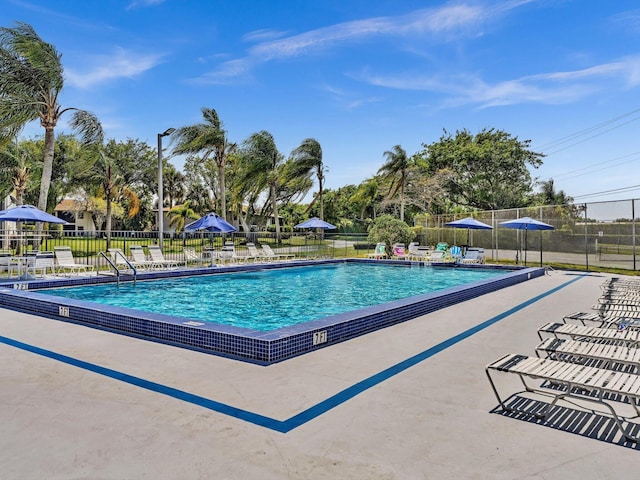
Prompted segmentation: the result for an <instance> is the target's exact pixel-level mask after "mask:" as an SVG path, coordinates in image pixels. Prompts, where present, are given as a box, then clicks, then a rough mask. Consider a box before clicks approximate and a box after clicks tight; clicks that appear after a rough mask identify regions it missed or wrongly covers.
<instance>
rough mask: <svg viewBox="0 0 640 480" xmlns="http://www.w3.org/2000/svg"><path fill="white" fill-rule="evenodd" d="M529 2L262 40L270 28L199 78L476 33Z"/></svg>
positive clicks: (455, 6) (465, 7)
mask: <svg viewBox="0 0 640 480" xmlns="http://www.w3.org/2000/svg"><path fill="white" fill-rule="evenodd" d="M532 1H534V0H516V1H511V2H502V3H500V4H499V6H497V7H495V6H483V5H481V4H477V3H473V4H472V3H466V4H465V3H449V4H446V5H444V6H442V7H439V8H426V9H421V10H417V11H414V12H411V13H408V14H406V15H400V16H386V17H374V18H368V19H363V20H355V21H351V22H344V23H338V24H335V25H330V26H328V27H324V28H319V29H315V30H310V31H308V32H304V33H301V34H298V35H292V36H288V37H285V38H279V39H276V40H271V39H269V40H266V41H264V39H265V36H266V35H273V32H271V31H268V30H267V31H259V32H253V33H252V34H249V35H247V36H246V37H245V39H247V40H254V41H255V40H260V43H258V44H256V45H254V46H252V47H250V48H249V50H248V51H247V55H246V56H245V57H243V58H242V59H237V60H233V61H231V62H227V63H223V64H222V65H220V67H219V68H218V69H217V70H214V71H212V72H209V73H207V74H206V75H204V76H203V77H201V78H200V81H203V82H207V83H224V82H226V81H230V80H231V79H232V76H231V75H230V72H231V71H232V70H233V69H232V68H230V65H229V64H231V65H232V66H233V65H234V64H237V63H241V64H242V65H244V66H245V68H244V69H243V70H237V71H236V72H237V74H238V75H240V74H246V73H248V72H249V70H250V69H251V68H253V67H255V66H256V65H259V64H261V63H265V62H269V61H272V60H281V59H287V58H294V57H299V56H303V55H309V54H315V53H318V52H321V51H326V50H329V49H333V48H339V47H341V46H344V45H350V44H353V43H355V42H362V41H365V40H368V39H376V38H381V37H395V38H406V37H415V36H417V35H431V36H433V37H434V39H436V40H437V39H440V40H447V39H450V38H452V37H455V36H458V35H464V34H468V33H469V32H470V31H472V32H473V34H474V35H475V34H476V29H477V27H478V26H480V25H482V24H484V23H485V22H487V21H488V20H489V19H491V18H495V17H497V16H500V15H503V14H504V13H506V12H507V11H509V10H511V9H513V8H516V7H519V6H521V5H524V4H526V3H530V2H532Z"/></svg>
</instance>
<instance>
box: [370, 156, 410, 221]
mask: <svg viewBox="0 0 640 480" xmlns="http://www.w3.org/2000/svg"><path fill="white" fill-rule="evenodd" d="M384 157H385V159H386V160H387V161H386V163H385V164H384V165H382V167H380V169H379V170H378V173H382V174H383V178H386V179H387V180H390V182H391V184H390V186H389V193H388V195H387V196H388V197H389V198H393V197H395V196H396V194H397V193H398V191H400V220H402V221H404V189H405V184H406V181H407V168H408V166H409V158H408V157H407V152H406V151H405V150H404V149H403V148H402V147H401V146H400V145H396V146H395V147H393V149H392V150H391V151H389V150H388V151H386V152H384ZM398 174H399V175H400V177H399V178H398Z"/></svg>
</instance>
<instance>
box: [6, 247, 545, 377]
mask: <svg viewBox="0 0 640 480" xmlns="http://www.w3.org/2000/svg"><path fill="white" fill-rule="evenodd" d="M342 262H360V263H371V262H369V261H368V260H357V259H349V260H327V261H324V262H317V261H315V262H309V261H294V262H288V263H281V264H260V265H246V266H242V267H216V268H200V269H189V270H170V271H162V272H159V271H158V272H145V273H141V274H140V275H138V279H140V280H148V279H154V278H166V277H177V276H184V275H211V274H216V275H217V274H224V273H226V272H231V271H239V270H243V271H255V270H263V269H275V268H288V267H292V266H305V265H317V264H319V263H321V264H327V263H342ZM375 263H376V264H380V263H388V264H389V265H393V266H398V265H402V264H405V265H407V264H415V263H416V262H398V261H382V262H380V261H376V262H375ZM442 268H452V267H451V266H443V267H442ZM453 268H467V267H453ZM476 268H477V267H476ZM485 268H486V266H485ZM494 268H501V267H494ZM541 275H544V269H542V268H523V269H518V270H515V271H512V272H510V273H507V274H505V275H503V276H501V277H498V278H495V279H490V280H484V281H479V282H474V283H472V284H468V285H464V286H459V287H452V288H449V289H445V290H441V291H438V292H432V293H427V294H424V295H418V296H415V297H411V298H408V299H402V300H397V301H395V302H390V303H387V304H384V305H377V306H372V307H367V308H363V309H360V310H357V311H355V312H346V313H341V314H338V315H333V316H331V317H327V318H324V319H319V320H314V321H311V322H307V323H305V324H302V325H294V326H291V327H285V328H281V329H279V330H275V331H272V332H261V331H256V330H249V329H243V328H239V327H234V326H229V325H218V324H204V325H196V324H197V323H200V322H194V321H188V320H186V319H184V318H178V317H173V316H169V315H162V314H155V313H147V312H135V314H132V310H129V309H125V308H119V307H111V306H107V305H98V304H94V303H91V302H84V301H82V300H74V299H66V298H63V297H51V296H49V295H42V294H38V293H37V290H38V289H42V288H50V287H59V286H76V285H88V284H96V283H106V282H115V281H116V280H115V279H114V278H113V277H107V276H94V277H69V278H64V279H59V280H38V281H29V282H10V281H7V282H4V283H0V306H3V307H6V308H10V309H15V310H20V311H25V312H28V313H32V314H35V315H41V316H44V317H49V318H53V319H57V320H63V321H69V322H73V323H77V324H81V325H86V326H91V327H95V328H100V329H104V330H108V331H112V332H117V333H122V334H127V335H132V336H135V337H138V338H143V339H147V340H153V341H157V342H162V343H167V344H171V345H177V346H181V347H185V348H191V349H195V350H198V351H203V352H207V353H213V354H218V355H223V356H228V357H231V358H236V359H240V360H244V361H249V362H253V363H257V364H261V365H268V364H272V363H275V362H280V361H282V360H286V359H287V358H291V357H294V356H298V355H302V354H304V353H307V352H310V351H313V350H317V349H319V348H324V347H327V346H329V345H333V344H336V343H339V342H343V341H345V340H348V339H351V338H354V337H357V336H360V335H364V334H366V333H369V332H372V331H375V330H379V329H381V328H385V327H388V326H390V325H394V324H397V323H400V322H405V321H407V320H410V319H413V318H416V317H419V316H422V315H426V314H428V313H431V312H434V311H436V310H439V309H441V308H445V307H448V306H451V305H455V304H456V303H459V302H463V301H465V300H469V299H471V298H475V297H477V296H480V295H484V294H485V293H489V292H492V291H495V290H499V289H501V288H505V287H508V286H511V285H515V284H517V283H520V282H524V281H527V280H529V279H531V278H536V277H539V276H541ZM127 278H129V281H130V280H131V278H130V277H127ZM121 281H123V280H122V279H121ZM22 288H26V289H22ZM316 335H320V336H322V338H323V339H324V341H323V342H322V343H320V344H316V345H314V338H315V337H314V336H316Z"/></svg>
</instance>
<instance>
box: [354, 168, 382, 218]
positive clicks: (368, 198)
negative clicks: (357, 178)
mask: <svg viewBox="0 0 640 480" xmlns="http://www.w3.org/2000/svg"><path fill="white" fill-rule="evenodd" d="M350 200H351V201H352V202H354V203H355V204H357V205H358V207H359V209H360V219H361V220H364V218H365V215H367V210H369V215H370V218H372V219H375V218H376V203H377V202H378V201H379V200H380V193H379V185H378V181H377V180H376V179H375V178H368V179H367V180H365V181H364V182H362V183H361V184H360V185H358V187H357V189H356V191H355V193H354V194H353V195H352V196H351V198H350Z"/></svg>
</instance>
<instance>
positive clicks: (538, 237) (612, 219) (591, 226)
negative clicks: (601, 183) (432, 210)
mask: <svg viewBox="0 0 640 480" xmlns="http://www.w3.org/2000/svg"><path fill="white" fill-rule="evenodd" d="M639 206H640V204H638V200H637V199H631V200H620V201H611V202H594V203H581V204H574V205H555V206H544V207H529V208H514V209H509V210H493V211H482V212H476V213H475V214H474V215H473V217H474V218H475V219H477V220H480V221H481V222H483V223H486V224H488V225H490V226H492V227H493V229H492V230H469V231H467V230H466V229H460V228H457V229H454V228H450V227H446V226H445V224H446V223H448V222H451V221H453V220H458V219H460V218H462V217H465V216H467V215H461V214H459V215H437V216H433V217H430V218H428V219H427V221H426V225H423V226H424V227H425V228H424V235H423V238H422V239H421V242H423V243H425V244H428V245H430V244H435V243H437V242H447V243H449V244H455V245H466V244H467V243H468V244H469V245H473V246H475V247H482V248H484V249H485V252H486V258H487V259H491V260H494V261H495V260H498V261H516V262H517V263H520V264H522V263H524V262H525V261H526V263H527V264H529V265H536V264H556V265H572V266H576V267H577V268H583V269H585V270H588V269H589V268H590V267H595V266H598V267H607V268H621V269H629V270H636V269H637V268H639V267H640V265H638V263H637V262H638V260H639V259H638V258H637V255H638V251H637V248H636V246H637V242H638V239H637V238H636V228H637V227H636V225H637V224H638V221H639V219H638V218H636V215H637V212H638V210H637V209H638V207H639ZM522 217H531V218H533V219H534V220H538V221H541V222H544V223H546V224H549V225H551V226H553V227H554V229H553V230H520V229H513V228H506V227H504V226H503V225H501V224H502V223H503V222H506V221H508V220H514V219H518V218H522ZM467 239H468V241H467Z"/></svg>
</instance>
